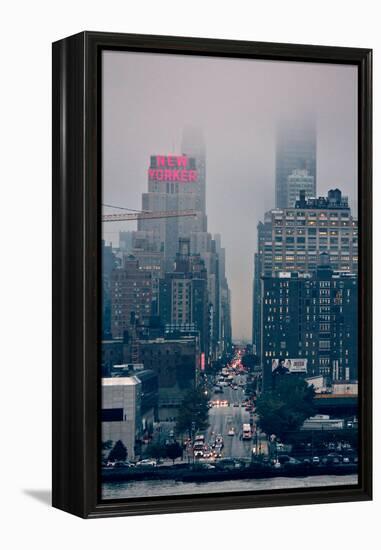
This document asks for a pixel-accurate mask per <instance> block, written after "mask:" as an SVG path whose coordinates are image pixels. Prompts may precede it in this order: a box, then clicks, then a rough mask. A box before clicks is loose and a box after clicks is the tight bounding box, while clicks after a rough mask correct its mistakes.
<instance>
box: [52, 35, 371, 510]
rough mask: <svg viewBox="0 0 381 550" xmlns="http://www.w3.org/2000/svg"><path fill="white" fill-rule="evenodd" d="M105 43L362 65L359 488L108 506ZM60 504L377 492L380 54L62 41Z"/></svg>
mask: <svg viewBox="0 0 381 550" xmlns="http://www.w3.org/2000/svg"><path fill="white" fill-rule="evenodd" d="M105 49H115V50H128V51H134V52H151V53H153V52H157V53H172V54H182V55H199V56H222V57H230V58H248V59H249V58H256V59H264V60H285V61H304V62H316V63H339V64H352V65H356V66H357V67H358V136H359V139H358V167H359V168H358V199H359V200H358V204H359V220H358V222H359V228H360V230H359V235H360V241H359V251H360V254H359V266H360V269H359V287H360V307H359V327H360V328H359V340H360V342H359V344H360V345H359V355H360V357H359V364H360V365H361V370H360V374H359V418H360V422H359V437H360V445H359V448H360V449H362V452H361V455H360V456H359V483H358V485H356V486H340V487H327V488H313V489H303V490H300V489H292V490H279V491H275V490H274V491H271V492H255V493H254V492H253V493H246V492H245V493H225V494H218V495H207V494H205V495H198V496H176V497H164V498H158V497H156V498H149V499H148V498H140V499H131V500H128V501H126V500H124V501H120V502H115V501H112V502H107V501H106V502H104V501H103V502H101V501H100V498H99V495H100V490H99V487H100V474H99V469H100V468H99V462H98V456H99V453H98V444H99V426H100V423H99V422H98V419H99V406H100V371H99V361H98V353H99V350H98V344H97V342H98V334H99V321H100V319H99V318H100V315H99V265H100V239H101V235H100V209H101V207H100V174H101V155H100V136H101V119H100V91H101V88H100V80H101V65H100V55H101V52H102V51H103V50H105ZM52 155H53V506H55V507H56V508H60V509H62V510H64V511H67V512H70V513H72V514H75V515H77V516H80V517H83V518H95V517H109V516H123V515H137V514H157V513H171V512H191V511H203V510H224V509H236V508H248V507H264V506H285V505H295V504H313V503H315V504H316V503H329V502H345V501H359V500H370V499H371V498H372V189H371V185H372V184H371V182H372V51H371V50H370V49H360V48H342V47H327V46H310V45H293V44H275V43H261V42H246V41H235V40H215V39H203V38H185V37H172V36H148V35H135V34H119V33H117V34H116V33H115V34H114V33H100V32H82V33H80V34H77V35H74V36H71V37H69V38H65V39H63V40H60V41H58V42H55V43H54V44H53V149H52Z"/></svg>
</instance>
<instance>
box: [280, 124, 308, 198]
mask: <svg viewBox="0 0 381 550" xmlns="http://www.w3.org/2000/svg"><path fill="white" fill-rule="evenodd" d="M294 170H306V171H307V172H308V174H309V176H310V177H311V178H313V187H312V189H310V190H311V195H308V193H307V194H306V196H316V127H315V121H314V119H313V117H312V116H305V117H304V119H292V120H290V121H283V122H281V123H280V124H279V125H278V128H277V138H276V159H275V171H276V176H275V206H276V207H277V208H287V207H288V206H292V204H289V203H288V196H289V193H288V184H289V179H288V178H289V176H290V175H292V174H293V172H294Z"/></svg>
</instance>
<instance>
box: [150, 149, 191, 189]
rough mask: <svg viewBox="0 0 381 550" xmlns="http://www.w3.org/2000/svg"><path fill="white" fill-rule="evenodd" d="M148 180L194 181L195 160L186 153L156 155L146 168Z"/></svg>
mask: <svg viewBox="0 0 381 550" xmlns="http://www.w3.org/2000/svg"><path fill="white" fill-rule="evenodd" d="M148 179H149V180H150V181H168V182H169V181H171V182H180V183H187V182H196V181H197V170H195V160H194V159H192V158H190V157H187V156H186V155H156V156H154V157H151V166H150V167H149V169H148Z"/></svg>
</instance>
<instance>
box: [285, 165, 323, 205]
mask: <svg viewBox="0 0 381 550" xmlns="http://www.w3.org/2000/svg"><path fill="white" fill-rule="evenodd" d="M315 188H316V186H315V179H314V177H313V176H311V175H310V173H309V172H308V170H301V169H295V170H293V171H292V172H291V174H290V175H289V176H288V177H287V208H293V207H294V206H295V203H296V201H297V200H298V199H299V196H300V193H301V192H304V195H305V197H313V196H314V194H315Z"/></svg>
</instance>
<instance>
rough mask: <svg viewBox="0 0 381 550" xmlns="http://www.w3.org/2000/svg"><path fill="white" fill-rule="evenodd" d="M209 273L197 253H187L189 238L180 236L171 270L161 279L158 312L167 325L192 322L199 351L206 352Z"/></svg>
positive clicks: (207, 345)
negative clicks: (197, 338) (198, 339)
mask: <svg viewBox="0 0 381 550" xmlns="http://www.w3.org/2000/svg"><path fill="white" fill-rule="evenodd" d="M209 312H210V303H209V295H208V276H207V270H206V268H205V264H204V262H203V260H202V259H201V257H200V255H199V254H190V242H189V239H180V241H179V252H178V253H177V254H176V260H175V262H174V267H173V270H172V271H171V272H168V273H166V274H165V277H164V279H162V280H160V289H159V315H160V318H161V320H162V322H163V323H164V324H166V325H174V324H175V325H190V324H193V325H194V326H195V327H196V329H197V330H198V331H199V333H200V347H201V351H202V352H204V353H206V354H208V353H209V342H210V338H209Z"/></svg>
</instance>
